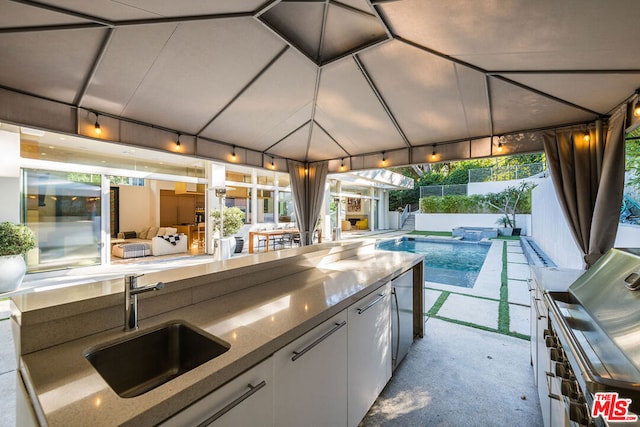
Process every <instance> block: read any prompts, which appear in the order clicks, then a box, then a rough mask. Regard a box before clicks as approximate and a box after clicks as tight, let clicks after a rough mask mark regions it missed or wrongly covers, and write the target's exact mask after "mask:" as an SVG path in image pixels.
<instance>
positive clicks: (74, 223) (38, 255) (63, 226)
mask: <svg viewBox="0 0 640 427" xmlns="http://www.w3.org/2000/svg"><path fill="white" fill-rule="evenodd" d="M22 182H23V191H22V195H23V199H22V200H23V215H24V218H23V220H24V223H25V224H26V225H28V226H29V227H30V228H31V229H32V230H33V231H34V232H35V234H36V237H37V242H38V246H37V249H36V250H34V251H32V252H31V253H30V254H29V256H28V258H27V267H28V271H29V272H37V271H47V270H56V269H61V268H69V267H79V266H89V265H97V264H100V260H101V259H100V254H101V248H102V241H101V217H102V203H101V199H102V198H101V187H100V186H101V176H100V175H96V174H88V173H77V172H57V171H49V170H41V169H23V181H22Z"/></svg>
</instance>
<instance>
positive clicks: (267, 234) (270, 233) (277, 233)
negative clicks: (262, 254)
mask: <svg viewBox="0 0 640 427" xmlns="http://www.w3.org/2000/svg"><path fill="white" fill-rule="evenodd" d="M285 234H292V235H294V236H295V235H299V234H300V231H298V229H297V228H279V229H275V230H254V231H250V232H249V253H250V254H252V253H254V240H255V237H258V236H262V237H264V238H265V251H266V252H269V244H270V242H269V241H270V240H272V239H277V238H278V237H280V238H282V236H284V235H285ZM274 247H275V246H274Z"/></svg>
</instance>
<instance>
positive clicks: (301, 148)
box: [269, 123, 311, 161]
mask: <svg viewBox="0 0 640 427" xmlns="http://www.w3.org/2000/svg"><path fill="white" fill-rule="evenodd" d="M309 126H311V124H310V123H309V124H307V125H305V126H302V127H300V128H298V129H297V130H296V131H295V132H293V133H291V134H289V135H287V136H286V137H285V138H284V139H283V140H282V141H280V143H279V144H278V145H276V146H275V147H273V149H271V150H270V151H269V154H273V155H276V156H281V157H285V158H290V159H298V160H300V161H303V160H304V159H305V157H306V156H307V147H308V145H309V144H308V141H309Z"/></svg>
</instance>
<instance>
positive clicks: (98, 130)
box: [93, 113, 102, 135]
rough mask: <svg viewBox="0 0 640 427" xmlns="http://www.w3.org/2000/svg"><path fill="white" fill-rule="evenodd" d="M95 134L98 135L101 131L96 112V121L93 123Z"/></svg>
mask: <svg viewBox="0 0 640 427" xmlns="http://www.w3.org/2000/svg"><path fill="white" fill-rule="evenodd" d="M93 127H94V129H95V132H96V135H100V134H101V133H102V129H100V123H99V122H98V113H96V122H95V124H94V125H93Z"/></svg>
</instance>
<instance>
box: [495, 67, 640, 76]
mask: <svg viewBox="0 0 640 427" xmlns="http://www.w3.org/2000/svg"><path fill="white" fill-rule="evenodd" d="M486 73H487V74H488V75H490V76H494V75H504V74H640V69H637V68H622V69H611V68H604V69H563V70H490V71H487V72H486Z"/></svg>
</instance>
